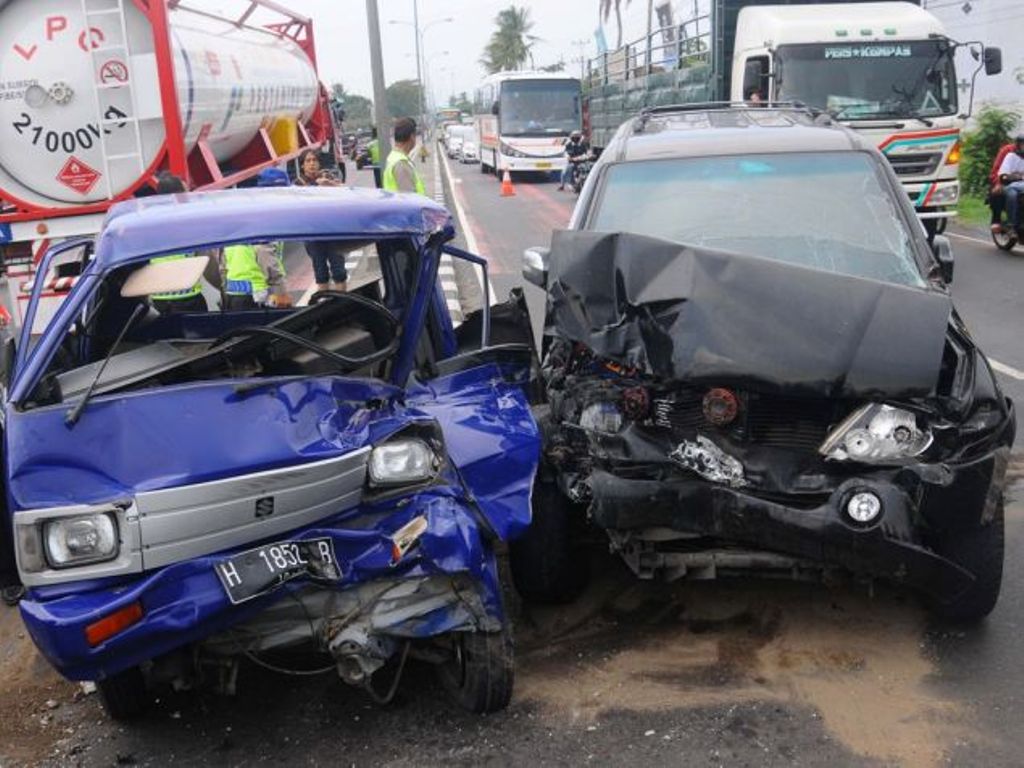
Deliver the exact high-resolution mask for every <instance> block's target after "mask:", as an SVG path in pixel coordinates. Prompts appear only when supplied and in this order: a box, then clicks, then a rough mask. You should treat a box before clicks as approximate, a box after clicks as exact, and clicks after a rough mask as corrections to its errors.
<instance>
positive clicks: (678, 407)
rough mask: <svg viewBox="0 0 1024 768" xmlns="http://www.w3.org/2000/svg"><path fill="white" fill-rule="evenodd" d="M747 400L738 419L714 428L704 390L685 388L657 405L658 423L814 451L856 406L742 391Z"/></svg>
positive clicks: (688, 431)
mask: <svg viewBox="0 0 1024 768" xmlns="http://www.w3.org/2000/svg"><path fill="white" fill-rule="evenodd" d="M738 394H739V395H740V399H741V401H742V403H743V405H742V408H741V410H740V413H739V416H738V417H737V418H736V421H735V422H733V423H732V424H731V425H729V426H728V427H715V426H713V425H711V424H709V423H708V422H707V421H706V420H705V418H704V412H703V398H704V392H703V390H694V389H687V390H680V391H679V392H676V393H674V394H673V395H672V396H670V397H667V398H661V399H656V400H654V402H653V403H652V406H653V407H652V417H653V420H654V423H655V424H657V425H658V426H660V427H664V428H666V429H670V430H672V432H673V433H676V434H679V435H688V436H692V435H693V434H694V433H696V432H701V433H702V434H705V435H707V436H709V437H712V436H714V435H715V434H716V433H718V434H725V435H728V436H729V438H730V439H732V440H737V441H740V442H746V443H750V444H752V445H760V446H765V447H771V448H786V449H790V450H795V451H801V452H810V451H814V450H817V448H818V447H819V446H820V445H821V444H822V443H823V442H824V441H825V438H826V437H827V436H828V433H829V430H830V429H831V428H832V427H833V426H834V425H835V424H837V423H838V422H839V421H840V420H841V419H842V418H843V416H845V415H846V414H848V413H849V412H850V411H852V410H853V408H854V407H855V406H854V405H853V404H849V403H841V402H837V401H834V400H825V399H816V398H793V397H779V396H777V395H764V394H760V393H753V392H752V393H738Z"/></svg>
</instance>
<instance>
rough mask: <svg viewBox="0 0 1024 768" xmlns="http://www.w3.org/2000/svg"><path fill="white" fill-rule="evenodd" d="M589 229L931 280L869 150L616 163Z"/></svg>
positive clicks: (857, 272)
mask: <svg viewBox="0 0 1024 768" xmlns="http://www.w3.org/2000/svg"><path fill="white" fill-rule="evenodd" d="M606 177H607V181H606V182H605V188H604V191H603V193H602V195H601V198H600V200H599V201H598V203H597V210H596V211H595V213H594V214H593V216H592V219H591V223H590V225H589V226H588V229H593V230H597V231H601V232H632V233H635V234H640V235H650V236H652V237H659V238H663V239H666V240H673V241H675V242H678V243H685V244H688V245H693V246H701V247H704V248H713V249H716V250H723V251H731V252H733V253H740V254H747V255H750V256H760V257H763V258H768V259H774V260H777V261H784V262H788V263H791V264H798V265H801V266H805V267H811V268H813V269H820V270H824V271H826V272H834V273H837V274H843V275H854V276H857V277H866V278H871V279H874V280H881V281H884V282H888V283H895V284H897V285H908V286H918V287H921V286H924V285H925V280H924V278H923V277H922V274H921V270H920V269H919V268H918V265H917V262H916V261H915V257H914V247H913V243H912V240H911V237H910V232H909V231H908V230H907V228H906V226H905V224H904V222H903V220H902V219H901V218H900V216H899V213H898V211H897V208H896V201H895V200H894V199H893V198H892V196H891V195H890V194H889V192H888V190H887V189H886V187H885V186H884V181H883V178H882V176H881V170H880V168H879V167H878V164H877V163H876V161H875V160H874V159H873V158H872V157H871V156H870V155H868V154H866V153H863V152H807V153H788V154H769V155H741V156H730V157H698V158H685V159H674V160H650V161H642V162H631V163H622V164H618V165H613V166H612V167H611V168H609V170H608V172H607V174H606Z"/></svg>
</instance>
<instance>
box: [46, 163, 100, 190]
mask: <svg viewBox="0 0 1024 768" xmlns="http://www.w3.org/2000/svg"><path fill="white" fill-rule="evenodd" d="M102 175H103V174H101V173H100V172H99V171H97V170H96V169H95V168H90V167H89V166H88V165H86V164H85V163H83V162H82V161H81V160H79V159H78V158H77V157H75V156H74V155H72V156H71V157H69V158H68V161H67V162H66V163H64V167H63V168H61V169H60V173H58V174H57V181H59V182H60V183H61V184H63V185H64V186H66V187H71V189H73V190H75V192H78V193H80V194H83V195H87V194H89V192H91V191H92V188H93V187H95V186H96V182H97V181H99V180H100V177H101V176H102Z"/></svg>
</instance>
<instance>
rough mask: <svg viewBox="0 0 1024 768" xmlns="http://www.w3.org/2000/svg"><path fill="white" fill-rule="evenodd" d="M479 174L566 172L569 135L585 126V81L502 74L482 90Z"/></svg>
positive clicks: (476, 103)
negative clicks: (583, 124) (582, 83)
mask: <svg viewBox="0 0 1024 768" xmlns="http://www.w3.org/2000/svg"><path fill="white" fill-rule="evenodd" d="M473 107H474V113H475V117H474V123H475V125H476V132H477V135H478V136H479V137H480V170H481V171H483V172H484V173H486V172H489V171H492V172H494V174H495V175H498V176H500V175H501V174H502V173H503V172H504V171H506V170H507V171H509V172H510V173H516V172H520V171H561V170H562V169H563V168H565V163H566V160H565V153H564V149H563V147H564V145H565V140H566V137H568V135H569V134H570V133H572V132H573V131H578V130H580V127H581V114H582V111H581V97H580V81H579V80H577V79H576V78H573V77H566V76H565V75H564V74H561V73H558V72H499V73H497V74H494V75H490V76H489V77H488V78H487V79H485V80H484V81H483V83H481V85H480V87H479V88H477V90H476V92H475V94H474V99H473Z"/></svg>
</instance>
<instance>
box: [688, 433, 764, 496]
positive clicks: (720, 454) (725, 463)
mask: <svg viewBox="0 0 1024 768" xmlns="http://www.w3.org/2000/svg"><path fill="white" fill-rule="evenodd" d="M669 458H670V459H672V461H674V462H675V463H676V464H678V465H679V466H681V467H683V468H684V469H688V470H690V471H691V472H694V473H696V474H698V475H700V476H701V477H703V478H704V479H705V480H710V481H711V482H713V483H725V484H726V485H728V486H730V487H731V488H742V487H743V486H745V485H747V480H746V478H745V477H744V475H743V465H742V464H740V462H739V461H738V460H737V459H734V458H733V457H732V456H730V455H729V454H727V453H726V452H725V451H723V450H722V449H721V448H719V447H718V446H717V445H715V444H714V443H713V442H711V441H710V440H708V439H707V438H706V437H704V436H703V435H697V440H696V441H695V442H694V441H690V440H684V441H683V442H681V443H680V444H679V445H678V446H676V448H675V449H674V450H673V451H672V452H671V453H670V454H669Z"/></svg>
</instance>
